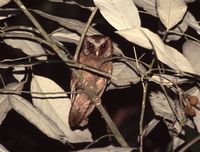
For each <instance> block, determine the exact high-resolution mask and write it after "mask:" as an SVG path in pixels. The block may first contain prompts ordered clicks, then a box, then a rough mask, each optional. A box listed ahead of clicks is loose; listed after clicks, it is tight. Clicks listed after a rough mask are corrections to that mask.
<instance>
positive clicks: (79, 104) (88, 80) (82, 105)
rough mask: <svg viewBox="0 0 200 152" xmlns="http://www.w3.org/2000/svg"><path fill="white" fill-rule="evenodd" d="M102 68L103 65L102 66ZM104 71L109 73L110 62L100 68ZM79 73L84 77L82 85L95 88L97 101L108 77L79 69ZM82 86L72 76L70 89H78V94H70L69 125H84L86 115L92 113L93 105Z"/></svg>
mask: <svg viewBox="0 0 200 152" xmlns="http://www.w3.org/2000/svg"><path fill="white" fill-rule="evenodd" d="M102 68H103V66H102ZM102 70H103V71H105V72H109V73H111V70H112V65H111V63H110V64H108V65H107V67H106V68H105V67H104V69H102ZM80 73H81V75H82V77H83V79H84V84H83V85H85V86H86V85H89V86H91V88H90V89H92V90H95V94H96V96H97V98H96V99H97V100H96V102H99V101H100V100H98V98H100V97H101V95H102V94H103V92H104V89H105V87H106V85H107V82H108V79H106V78H103V77H98V76H96V75H94V74H91V73H90V72H87V71H82V70H80ZM82 88H83V87H81V85H80V84H79V81H78V79H77V78H76V77H75V76H72V79H71V91H72V92H74V91H80V93H78V94H72V96H71V100H72V107H71V110H70V114H69V123H70V126H72V127H76V126H82V127H83V126H85V125H87V123H88V116H89V115H90V114H91V113H92V111H93V109H94V107H95V105H94V104H93V102H92V101H91V99H90V98H89V97H88V96H87V95H86V94H85V93H84V92H83V89H82Z"/></svg>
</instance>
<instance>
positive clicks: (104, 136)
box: [85, 134, 113, 149]
mask: <svg viewBox="0 0 200 152" xmlns="http://www.w3.org/2000/svg"><path fill="white" fill-rule="evenodd" d="M112 136H113V135H111V134H106V135H103V136H101V137H99V138H98V139H96V140H94V141H93V142H92V143H90V144H88V145H87V146H86V147H85V149H88V148H90V147H91V146H92V145H94V144H95V143H97V142H99V141H100V140H102V139H103V138H106V137H112Z"/></svg>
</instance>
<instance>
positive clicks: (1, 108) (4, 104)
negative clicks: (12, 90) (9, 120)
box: [0, 95, 12, 125]
mask: <svg viewBox="0 0 200 152" xmlns="http://www.w3.org/2000/svg"><path fill="white" fill-rule="evenodd" d="M11 109H12V108H11V106H10V104H9V102H8V96H7V95H1V96H0V125H1V123H2V122H3V120H4V119H5V117H6V116H7V113H8V112H9V111H10V110H11Z"/></svg>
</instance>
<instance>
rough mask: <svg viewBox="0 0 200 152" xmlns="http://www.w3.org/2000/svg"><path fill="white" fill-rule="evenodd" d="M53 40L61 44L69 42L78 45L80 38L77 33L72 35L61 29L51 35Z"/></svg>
mask: <svg viewBox="0 0 200 152" xmlns="http://www.w3.org/2000/svg"><path fill="white" fill-rule="evenodd" d="M51 38H52V39H53V40H55V41H59V42H68V43H75V44H77V43H78V41H79V40H80V36H79V35H78V34H76V33H72V32H70V31H68V30H66V29H64V28H59V29H57V30H55V31H54V32H52V33H51Z"/></svg>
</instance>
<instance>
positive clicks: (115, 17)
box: [94, 0, 141, 30]
mask: <svg viewBox="0 0 200 152" xmlns="http://www.w3.org/2000/svg"><path fill="white" fill-rule="evenodd" d="M94 3H95V5H96V6H97V7H98V8H99V9H100V12H101V14H102V15H103V16H104V18H105V19H106V20H107V21H108V22H109V23H110V24H111V25H112V26H113V27H115V28H116V29H117V30H124V29H129V28H131V27H133V26H141V21H140V17H139V13H138V10H137V8H136V6H135V5H134V3H133V1H132V0H126V1H122V0H109V1H108V0H94Z"/></svg>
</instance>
